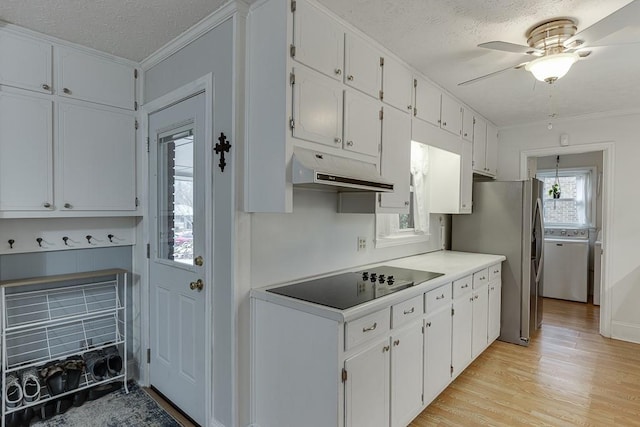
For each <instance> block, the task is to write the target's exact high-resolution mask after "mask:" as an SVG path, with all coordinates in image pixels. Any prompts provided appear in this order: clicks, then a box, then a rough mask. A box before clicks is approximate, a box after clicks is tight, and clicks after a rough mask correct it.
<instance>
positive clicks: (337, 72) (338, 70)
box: [333, 68, 342, 76]
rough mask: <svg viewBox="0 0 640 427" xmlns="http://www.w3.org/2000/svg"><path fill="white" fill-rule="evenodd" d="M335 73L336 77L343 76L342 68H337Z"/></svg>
mask: <svg viewBox="0 0 640 427" xmlns="http://www.w3.org/2000/svg"><path fill="white" fill-rule="evenodd" d="M333 72H334V73H336V76H339V75H340V74H342V70H341V69H340V68H336V69H335V70H333Z"/></svg>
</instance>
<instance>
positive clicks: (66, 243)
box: [62, 236, 69, 246]
mask: <svg viewBox="0 0 640 427" xmlns="http://www.w3.org/2000/svg"><path fill="white" fill-rule="evenodd" d="M62 240H63V241H64V244H65V246H69V243H68V240H69V238H68V237H67V236H64V237H63V238H62Z"/></svg>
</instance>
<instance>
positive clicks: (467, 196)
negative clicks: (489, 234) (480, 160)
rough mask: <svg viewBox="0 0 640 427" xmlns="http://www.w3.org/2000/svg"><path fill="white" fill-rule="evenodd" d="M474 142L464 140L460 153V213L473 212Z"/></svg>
mask: <svg viewBox="0 0 640 427" xmlns="http://www.w3.org/2000/svg"><path fill="white" fill-rule="evenodd" d="M472 163H473V143H472V142H468V141H464V140H463V141H462V153H461V155H460V203H459V206H460V211H459V212H458V213H471V210H472V206H473V194H472V190H473V166H472Z"/></svg>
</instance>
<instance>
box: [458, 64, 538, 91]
mask: <svg viewBox="0 0 640 427" xmlns="http://www.w3.org/2000/svg"><path fill="white" fill-rule="evenodd" d="M527 64H528V62H522V63H520V64H518V65H516V66H511V67H507V68H503V69H502V70H498V71H494V72H493V73H489V74H485V75H484V76H480V77H476V78H475V79H471V80H467V81H466V82H462V83H458V86H467V85H470V84H472V83H476V82H479V81H480V80H484V79H488V78H489V77H493V76H497V75H498V74H501V73H504V72H505V71H509V70H511V69H512V68H513V69H514V70H519V69H520V68H522V67H524V66H525V65H527Z"/></svg>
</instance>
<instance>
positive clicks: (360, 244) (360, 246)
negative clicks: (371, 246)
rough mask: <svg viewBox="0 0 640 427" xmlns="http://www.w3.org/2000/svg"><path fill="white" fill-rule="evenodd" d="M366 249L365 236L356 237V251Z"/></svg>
mask: <svg viewBox="0 0 640 427" xmlns="http://www.w3.org/2000/svg"><path fill="white" fill-rule="evenodd" d="M365 249H367V238H366V237H358V251H364V250H365Z"/></svg>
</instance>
